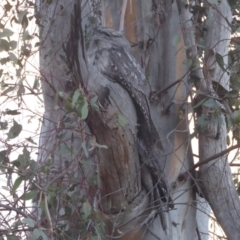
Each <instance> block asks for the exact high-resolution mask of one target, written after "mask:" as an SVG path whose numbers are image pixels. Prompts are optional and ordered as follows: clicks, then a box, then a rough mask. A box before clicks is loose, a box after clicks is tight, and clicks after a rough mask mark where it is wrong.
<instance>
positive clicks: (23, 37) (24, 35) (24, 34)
mask: <svg viewBox="0 0 240 240" xmlns="http://www.w3.org/2000/svg"><path fill="white" fill-rule="evenodd" d="M31 39H33V36H32V35H30V34H29V32H28V31H25V32H23V36H22V40H23V41H26V40H31Z"/></svg>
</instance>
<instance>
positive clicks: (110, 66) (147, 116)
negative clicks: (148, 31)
mask: <svg viewBox="0 0 240 240" xmlns="http://www.w3.org/2000/svg"><path fill="white" fill-rule="evenodd" d="M130 50H131V46H130V43H129V41H128V40H127V39H126V38H125V37H124V35H123V33H122V32H119V31H116V30H114V29H111V28H106V27H98V28H96V29H94V30H93V34H92V36H91V40H90V43H89V46H88V50H87V56H88V59H89V61H90V62H91V63H92V64H93V65H94V66H95V67H96V68H97V69H98V71H99V72H101V74H103V75H104V76H105V77H106V78H107V79H108V80H109V81H111V82H114V83H117V84H119V85H120V86H121V87H122V88H123V89H124V90H126V91H127V93H128V94H129V96H130V97H131V99H132V101H133V103H134V105H135V108H136V112H137V119H138V134H137V140H136V141H137V146H138V152H139V157H140V163H141V166H142V185H143V187H144V188H145V189H146V191H147V192H149V195H150V197H151V200H150V201H151V202H153V203H154V206H153V207H155V208H158V210H159V211H160V208H159V207H160V206H161V205H163V202H164V203H166V204H165V205H167V204H168V203H169V202H172V199H171V197H170V196H169V194H168V189H167V184H166V179H165V174H164V166H163V164H162V161H161V159H160V156H161V151H162V150H163V146H162V143H161V141H160V137H159V134H158V131H157V129H156V127H155V124H154V122H153V120H152V118H151V112H150V107H149V106H150V105H149V101H148V98H147V95H146V93H145V91H144V84H145V82H146V78H145V75H144V73H143V70H142V69H141V67H140V66H139V64H138V63H137V61H136V60H135V58H134V57H133V56H132V55H131V53H130ZM146 175H147V176H149V175H151V179H150V181H149V179H146ZM169 205H171V203H169ZM171 206H172V205H171ZM160 218H161V221H162V223H163V221H165V220H164V219H163V217H161V216H160ZM162 225H165V223H163V224H162Z"/></svg>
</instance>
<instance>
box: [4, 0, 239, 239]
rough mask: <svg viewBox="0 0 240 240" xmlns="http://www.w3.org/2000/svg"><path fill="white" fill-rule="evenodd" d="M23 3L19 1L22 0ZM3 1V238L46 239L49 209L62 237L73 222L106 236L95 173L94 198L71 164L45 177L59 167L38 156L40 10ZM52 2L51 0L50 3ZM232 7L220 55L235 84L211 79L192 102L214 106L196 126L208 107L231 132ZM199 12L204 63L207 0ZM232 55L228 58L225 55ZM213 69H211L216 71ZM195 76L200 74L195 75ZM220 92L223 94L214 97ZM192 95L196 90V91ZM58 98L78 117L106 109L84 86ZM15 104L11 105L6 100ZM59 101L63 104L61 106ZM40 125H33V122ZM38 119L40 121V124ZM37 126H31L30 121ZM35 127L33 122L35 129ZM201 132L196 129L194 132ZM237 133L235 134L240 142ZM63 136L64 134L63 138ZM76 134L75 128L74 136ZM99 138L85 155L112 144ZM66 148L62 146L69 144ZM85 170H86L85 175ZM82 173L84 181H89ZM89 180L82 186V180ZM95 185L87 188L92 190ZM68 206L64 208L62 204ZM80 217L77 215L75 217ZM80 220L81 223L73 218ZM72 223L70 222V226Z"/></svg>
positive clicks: (235, 109)
mask: <svg viewBox="0 0 240 240" xmlns="http://www.w3.org/2000/svg"><path fill="white" fill-rule="evenodd" d="M16 2H17V3H16ZM16 2H15V1H4V4H3V5H2V7H3V8H2V10H1V11H0V15H1V17H0V56H1V58H0V86H1V102H2V104H1V110H2V111H1V115H0V117H1V119H0V130H1V131H2V133H3V134H2V136H1V139H0V140H1V148H0V173H1V176H2V178H3V179H4V180H5V182H4V185H3V186H2V188H3V189H4V192H0V210H4V211H7V212H8V214H6V215H4V214H1V215H0V221H1V223H2V224H1V226H0V240H1V239H4V238H6V239H8V240H11V239H13V240H14V239H19V236H20V237H26V236H27V234H29V232H31V233H32V239H39V238H40V237H41V239H48V234H49V226H48V225H47V224H48V223H49V222H50V221H53V219H49V216H48V213H49V212H55V213H57V216H56V218H58V220H59V221H55V222H54V226H53V229H54V234H56V236H57V237H61V239H68V236H69V235H70V233H71V229H70V228H69V226H70V225H71V224H72V225H71V226H74V228H75V229H79V230H80V234H81V239H92V240H94V239H99V238H101V239H104V236H105V233H104V225H103V222H102V221H101V219H102V218H103V216H102V213H101V212H99V211H96V210H95V209H94V208H93V198H91V194H92V195H95V193H96V188H97V179H96V176H94V177H93V178H92V179H91V182H90V190H92V191H93V193H92V192H89V196H88V197H87V196H82V197H81V198H80V199H79V196H80V195H81V193H80V190H79V188H77V185H78V183H79V182H78V180H77V179H74V177H73V179H71V180H72V181H69V182H64V179H63V178H64V174H65V173H66V170H68V167H67V166H66V168H65V169H61V171H60V172H58V173H57V174H56V177H55V179H54V181H52V182H50V184H49V183H46V182H44V177H43V176H44V175H45V174H51V173H52V172H53V171H55V170H54V169H52V168H51V162H52V161H53V159H51V158H48V159H47V161H45V162H44V163H40V162H38V161H37V157H36V154H37V151H38V148H37V142H38V138H39V136H38V134H39V125H40V124H42V111H39V109H43V103H42V101H43V100H42V96H41V88H40V73H39V69H38V67H37V60H36V59H37V57H36V54H37V52H38V50H39V46H40V43H39V33H38V28H37V25H36V23H37V24H38V19H37V15H34V2H33V1H29V0H25V1H22V2H21V3H19V1H16ZM46 2H47V3H48V4H50V3H51V1H46ZM208 3H209V4H217V3H218V0H216V1H215V0H211V1H210V0H208ZM229 3H230V5H231V7H232V11H233V13H234V15H235V18H234V19H233V22H232V23H230V26H231V28H232V34H233V37H232V39H231V46H230V49H229V53H228V55H227V56H222V55H220V54H219V53H213V54H215V59H216V63H217V65H218V66H219V67H220V68H221V69H222V70H223V71H224V72H226V73H227V74H228V75H230V89H226V88H225V86H222V85H221V84H220V83H214V82H213V84H212V85H213V90H214V91H213V93H214V94H212V93H210V94H209V95H208V96H205V97H204V98H203V99H201V100H200V101H197V102H194V101H193V102H192V107H193V109H194V111H196V112H197V111H198V110H199V108H200V111H202V109H203V108H207V109H208V112H207V113H206V112H205V113H203V114H201V116H200V117H199V118H198V120H197V121H195V122H196V126H195V128H196V129H198V128H199V127H204V126H207V125H208V124H209V115H208V113H214V115H215V116H216V118H218V117H219V113H220V112H223V113H224V115H225V117H226V119H227V122H228V130H229V132H230V131H234V130H239V128H240V101H239V94H240V80H239V79H240V78H239V77H240V68H239V56H240V38H239V37H238V34H239V32H240V25H239V20H238V18H237V15H238V12H237V9H240V1H237V0H229ZM186 7H187V8H188V9H189V11H190V12H191V13H192V14H193V20H194V22H195V27H196V29H197V31H196V36H195V37H196V42H197V47H198V54H199V56H200V57H199V61H200V62H203V61H204V53H205V51H206V49H205V46H204V44H205V33H206V8H205V7H204V6H203V5H202V4H199V5H198V4H195V5H191V4H189V5H186ZM94 13H95V15H94V17H91V18H90V19H89V22H90V25H89V26H86V28H85V41H86V44H87V42H88V39H89V35H90V33H91V29H92V28H93V26H95V25H97V23H98V18H100V17H101V12H100V10H99V9H98V5H96V6H95V8H94ZM180 40H181V38H180V35H178V36H177V37H176V39H173V44H174V45H177V44H178V43H179V42H180ZM226 58H228V63H226V62H227V61H226V60H225V59H226ZM185 64H186V66H187V67H192V65H193V64H192V62H191V61H189V62H187V61H186V62H185ZM214 70H215V69H214V68H212V69H210V70H209V71H211V72H214ZM191 80H192V81H193V82H195V81H198V80H199V79H191ZM215 93H217V95H215ZM191 95H192V98H194V95H195V92H194V91H192V92H191ZM55 97H56V99H58V100H59V102H61V101H62V102H64V104H65V106H66V110H67V113H66V115H67V114H70V113H74V114H76V116H77V117H78V118H79V119H80V120H87V118H88V117H89V111H90V109H92V110H94V111H100V110H99V109H100V105H99V103H98V99H97V97H96V96H94V97H92V98H89V97H88V96H86V94H85V93H84V90H83V89H77V90H75V91H74V92H73V93H64V92H57V91H56V96H55ZM216 98H218V100H219V102H221V103H227V105H229V108H230V109H231V110H232V112H231V114H230V113H229V112H227V111H226V110H225V108H221V107H219V106H218V105H217V104H216V101H215V100H216ZM29 102H35V103H36V104H37V105H38V106H37V107H36V108H35V107H33V106H32V105H29ZM7 104H8V105H10V106H6V105H7ZM56 107H58V106H56ZM118 120H119V124H120V125H121V126H124V125H125V124H126V123H127V120H126V119H125V118H124V117H123V116H122V115H119V116H118ZM33 123H34V125H33ZM36 123H37V125H36ZM31 124H32V125H31ZM29 126H30V127H29ZM194 136H196V134H194ZM238 136H240V135H238V134H233V137H235V138H236V139H237V140H238ZM60 138H61V137H59V139H60ZM73 139H74V134H72V141H73ZM100 144H101V143H97V142H96V140H95V139H93V140H92V141H91V143H90V146H89V145H88V144H87V143H86V142H85V141H83V142H82V145H81V149H82V152H83V153H84V157H86V158H87V157H89V155H90V154H91V150H94V149H95V148H105V149H106V148H107V146H105V145H100ZM63 151H64V150H63ZM84 157H82V159H78V160H76V161H78V162H79V166H80V167H79V168H81V170H82V169H83V172H84V170H86V169H88V168H90V166H89V165H88V163H87V162H86V161H84ZM84 177H85V176H83V178H84ZM84 180H86V179H83V180H82V181H83V182H84ZM235 183H236V188H237V190H238V193H239V182H238V180H237V178H236V179H235ZM82 185H84V184H82ZM90 190H89V191H90ZM60 200H61V201H62V202H63V203H64V204H63V206H62V207H61V208H60V209H59V208H58V202H59V201H60ZM31 201H33V202H35V203H37V205H38V206H39V207H40V208H41V211H42V213H43V216H44V217H45V218H43V219H42V221H41V223H39V221H37V219H36V218H35V216H34V214H33V213H32V212H33V210H34V209H32V207H31ZM77 217H78V218H77ZM76 219H78V221H75V220H76ZM69 223H71V224H69Z"/></svg>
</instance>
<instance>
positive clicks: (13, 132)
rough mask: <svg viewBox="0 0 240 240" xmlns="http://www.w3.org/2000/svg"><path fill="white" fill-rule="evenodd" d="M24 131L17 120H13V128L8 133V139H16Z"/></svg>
mask: <svg viewBox="0 0 240 240" xmlns="http://www.w3.org/2000/svg"><path fill="white" fill-rule="evenodd" d="M21 131H22V125H20V124H18V123H17V122H16V121H15V120H13V126H12V127H11V128H10V130H9V132H8V138H9V139H13V138H16V137H17V136H18V135H19V134H20V133H21Z"/></svg>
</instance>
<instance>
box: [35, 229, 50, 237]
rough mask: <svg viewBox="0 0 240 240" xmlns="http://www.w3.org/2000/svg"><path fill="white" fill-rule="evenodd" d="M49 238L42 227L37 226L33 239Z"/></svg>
mask: <svg viewBox="0 0 240 240" xmlns="http://www.w3.org/2000/svg"><path fill="white" fill-rule="evenodd" d="M39 239H41V240H48V237H47V235H46V234H45V233H44V232H43V231H42V230H40V229H37V228H35V229H34V230H33V233H32V240H39Z"/></svg>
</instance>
